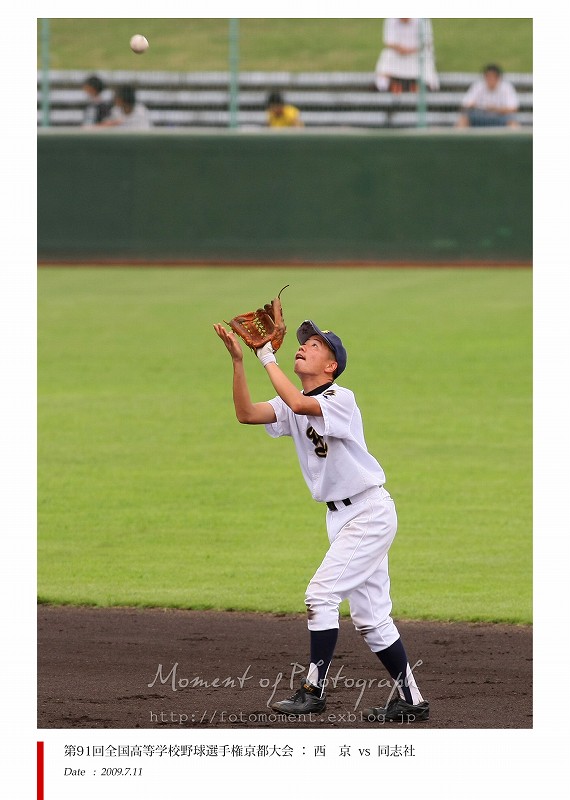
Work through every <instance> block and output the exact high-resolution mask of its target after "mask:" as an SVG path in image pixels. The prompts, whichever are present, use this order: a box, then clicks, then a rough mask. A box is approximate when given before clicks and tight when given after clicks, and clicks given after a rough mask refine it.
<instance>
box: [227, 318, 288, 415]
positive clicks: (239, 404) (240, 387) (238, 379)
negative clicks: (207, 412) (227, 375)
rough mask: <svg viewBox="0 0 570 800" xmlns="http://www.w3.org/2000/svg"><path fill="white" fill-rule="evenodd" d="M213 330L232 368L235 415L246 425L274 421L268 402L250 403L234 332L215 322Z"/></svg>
mask: <svg viewBox="0 0 570 800" xmlns="http://www.w3.org/2000/svg"><path fill="white" fill-rule="evenodd" d="M214 330H215V331H216V333H217V334H218V336H219V337H220V339H221V340H222V342H223V343H224V344H225V346H226V348H227V351H228V353H229V354H230V356H231V359H232V364H233V368H234V377H233V399H234V407H235V410H236V417H237V418H238V421H239V422H242V423H244V424H246V425H263V424H265V423H269V422H275V420H276V416H275V411H274V410H273V406H272V405H271V404H270V403H252V402H251V396H250V394H249V387H248V385H247V380H246V377H245V370H244V367H243V351H242V349H241V345H240V343H239V341H238V339H237V337H236V335H235V334H234V333H231V332H230V331H227V330H226V329H225V328H224V326H223V325H221V324H220V323H216V324H215V325H214Z"/></svg>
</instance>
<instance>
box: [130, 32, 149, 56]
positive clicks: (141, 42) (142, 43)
mask: <svg viewBox="0 0 570 800" xmlns="http://www.w3.org/2000/svg"><path fill="white" fill-rule="evenodd" d="M148 47H149V44H148V40H147V38H146V37H145V36H142V35H141V34H140V33H135V35H134V36H132V37H131V50H132V51H133V53H138V54H139V55H140V54H141V53H144V52H145V50H148Z"/></svg>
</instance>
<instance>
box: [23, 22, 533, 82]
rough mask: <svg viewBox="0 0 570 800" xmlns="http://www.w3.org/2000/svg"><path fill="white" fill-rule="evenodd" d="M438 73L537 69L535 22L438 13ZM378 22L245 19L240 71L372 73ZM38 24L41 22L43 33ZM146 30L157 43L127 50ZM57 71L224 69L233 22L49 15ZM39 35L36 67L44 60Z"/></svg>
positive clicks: (53, 64)
mask: <svg viewBox="0 0 570 800" xmlns="http://www.w3.org/2000/svg"><path fill="white" fill-rule="evenodd" d="M432 23H433V29H434V43H435V53H436V66H437V69H438V70H439V71H440V72H455V71H457V72H478V71H479V70H480V69H481V68H482V66H483V65H484V64H486V63H488V62H490V61H494V62H499V63H500V64H501V65H502V66H503V67H504V69H505V70H507V71H514V72H531V71H532V19H531V18H526V19H525V18H512V19H500V18H498V19H490V18H473V19H467V18H464V19H460V18H452V19H447V18H437V19H434V20H433V21H432ZM382 25H383V20H382V19H381V18H379V19H339V18H319V19H243V20H241V21H240V68H241V69H242V70H246V71H247V70H278V71H280V70H287V71H292V72H303V71H309V72H312V71H349V72H350V71H357V72H372V71H373V70H374V66H375V64H376V59H377V58H378V55H379V52H380V50H381V48H382ZM39 30H40V28H39V27H38V31H39ZM133 33H143V34H144V35H145V36H146V37H147V38H148V40H149V42H150V44H151V47H150V49H149V51H148V52H147V53H146V54H145V55H144V56H143V57H139V56H135V55H134V54H133V53H132V52H131V51H130V49H129V47H128V42H129V39H130V37H131V36H132V35H133ZM50 51H51V68H52V69H81V70H123V69H124V70H133V69H135V70H151V71H152V70H177V71H183V72H185V71H201V70H225V69H227V68H228V20H227V19H220V18H218V19H114V18H113V19H85V18H82V19H67V18H55V19H52V20H51V48H50ZM39 52H40V51H39V33H38V67H39V65H40V57H39Z"/></svg>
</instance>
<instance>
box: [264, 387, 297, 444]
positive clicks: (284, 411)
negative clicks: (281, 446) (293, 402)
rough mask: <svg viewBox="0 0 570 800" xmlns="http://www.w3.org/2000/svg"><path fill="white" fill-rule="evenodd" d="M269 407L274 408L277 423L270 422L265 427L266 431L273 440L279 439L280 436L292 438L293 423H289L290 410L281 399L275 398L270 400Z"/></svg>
mask: <svg viewBox="0 0 570 800" xmlns="http://www.w3.org/2000/svg"><path fill="white" fill-rule="evenodd" d="M268 402H269V405H270V406H272V407H273V410H274V411H275V416H276V417H277V419H276V421H275V422H268V423H267V424H266V425H265V430H266V431H267V433H268V434H269V435H270V436H271V437H272V438H273V439H278V438H279V437H280V436H291V423H290V421H289V408H288V406H287V405H285V403H284V402H283V400H282V399H281V398H280V397H274V398H273V400H269V401H268Z"/></svg>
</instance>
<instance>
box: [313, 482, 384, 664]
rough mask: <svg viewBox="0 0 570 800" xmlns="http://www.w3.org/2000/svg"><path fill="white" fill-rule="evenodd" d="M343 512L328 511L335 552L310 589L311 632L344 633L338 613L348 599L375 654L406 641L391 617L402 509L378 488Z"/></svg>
mask: <svg viewBox="0 0 570 800" xmlns="http://www.w3.org/2000/svg"><path fill="white" fill-rule="evenodd" d="M352 501H353V502H352V504H351V505H349V506H344V505H343V504H342V502H339V503H336V505H337V507H338V509H339V510H337V511H330V510H328V511H327V518H326V521H327V533H328V537H329V542H330V547H329V550H328V552H327V554H326V555H325V557H324V559H323V561H322V563H321V565H320V567H319V568H318V569H317V571H316V572H315V574H314V576H313V578H312V579H311V582H310V583H309V585H308V587H307V592H306V596H305V604H306V606H307V614H308V627H309V630H311V631H321V630H328V629H330V628H338V627H339V613H338V607H339V605H340V603H341V601H342V600H344V599H345V598H348V602H349V605H350V615H351V617H352V621H353V623H354V627H355V628H356V630H357V631H358V632H359V633H360V634H362V636H363V637H364V639H365V641H366V643H367V645H368V646H369V647H370V649H371V650H372V652H378V651H379V650H384V649H386V648H387V647H390V645H391V644H393V643H394V642H395V641H396V640H397V639H398V638H399V636H400V634H399V632H398V629H397V628H396V626H395V624H394V621H393V620H392V617H391V616H390V612H391V611H392V600H391V598H390V577H389V575H388V550H389V548H390V545H391V544H392V541H393V540H394V536H395V535H396V530H397V527H398V520H397V515H396V507H395V505H394V501H393V500H392V498H391V497H390V494H389V492H388V491H387V490H386V489H384V487H372V488H371V489H367V490H366V491H365V492H362V494H360V495H358V496H357V497H356V498H352Z"/></svg>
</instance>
